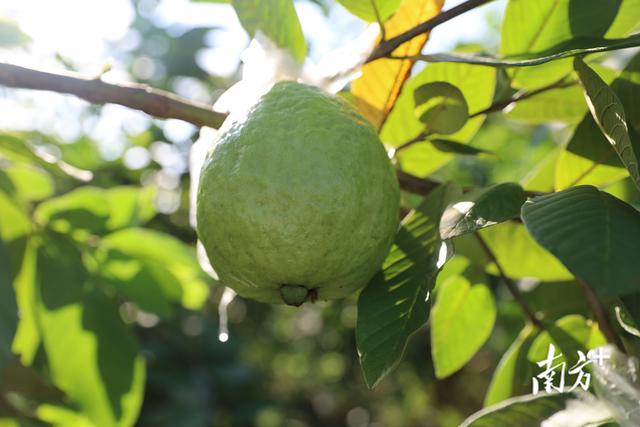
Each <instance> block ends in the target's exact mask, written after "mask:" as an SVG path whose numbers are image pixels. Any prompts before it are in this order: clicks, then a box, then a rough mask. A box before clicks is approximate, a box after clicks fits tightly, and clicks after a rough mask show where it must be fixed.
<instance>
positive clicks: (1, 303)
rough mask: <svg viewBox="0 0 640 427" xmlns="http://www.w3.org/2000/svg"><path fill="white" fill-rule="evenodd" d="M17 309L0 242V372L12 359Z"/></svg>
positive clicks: (2, 246)
mask: <svg viewBox="0 0 640 427" xmlns="http://www.w3.org/2000/svg"><path fill="white" fill-rule="evenodd" d="M17 320H18V309H17V306H16V295H15V292H14V290H13V274H12V273H11V265H10V263H9V253H8V251H7V248H6V246H5V244H4V242H3V241H2V240H0V372H2V370H3V369H4V367H5V366H6V364H7V363H8V362H9V361H10V360H11V359H13V354H12V352H11V343H12V341H13V337H14V335H15V332H16V323H17Z"/></svg>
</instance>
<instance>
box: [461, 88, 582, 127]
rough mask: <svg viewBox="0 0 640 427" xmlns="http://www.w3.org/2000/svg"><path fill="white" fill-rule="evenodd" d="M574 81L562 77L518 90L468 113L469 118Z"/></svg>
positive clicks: (498, 109) (488, 112)
mask: <svg viewBox="0 0 640 427" xmlns="http://www.w3.org/2000/svg"><path fill="white" fill-rule="evenodd" d="M576 83H578V81H577V80H567V79H566V78H562V79H560V80H558V81H556V82H553V83H550V84H548V85H546V86H542V87H540V88H538V89H534V90H531V91H527V92H519V93H516V94H515V95H513V96H512V97H511V98H508V99H503V100H499V101H495V102H494V103H493V104H491V105H490V106H489V107H487V108H485V109H484V110H480V111H477V112H475V113H473V114H470V115H469V119H472V118H474V117H477V116H481V115H484V114H490V113H496V112H498V111H502V110H504V109H505V108H507V107H508V106H510V105H511V104H514V103H517V102H520V101H524V100H525V99H529V98H531V97H534V96H536V95H539V94H541V93H545V92H548V91H550V90H555V89H564V88H566V87H570V86H573V85H575V84H576Z"/></svg>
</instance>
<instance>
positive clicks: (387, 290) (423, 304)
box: [356, 185, 459, 388]
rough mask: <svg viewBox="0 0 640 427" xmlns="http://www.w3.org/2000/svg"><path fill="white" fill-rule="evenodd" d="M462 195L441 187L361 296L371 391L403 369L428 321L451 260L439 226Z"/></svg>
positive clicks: (413, 216) (360, 339)
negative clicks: (410, 347) (412, 344)
mask: <svg viewBox="0 0 640 427" xmlns="http://www.w3.org/2000/svg"><path fill="white" fill-rule="evenodd" d="M458 194H459V189H458V188H457V187H454V186H449V185H445V186H441V187H439V188H438V189H437V190H434V191H433V192H431V193H430V194H429V195H428V196H427V197H426V198H425V199H424V201H423V202H422V203H421V204H420V206H418V208H416V209H415V210H414V211H412V212H411V213H410V214H409V215H408V216H407V217H406V218H405V220H404V221H403V222H402V224H401V226H400V230H399V231H398V234H397V235H396V239H395V242H394V245H393V247H392V248H391V251H390V252H389V255H387V259H386V260H385V262H384V264H383V266H382V271H380V272H378V274H376V275H375V276H374V278H373V279H371V281H370V282H369V284H368V285H367V287H366V288H364V290H363V291H362V293H361V294H360V297H359V299H358V321H357V325H356V341H357V345H358V352H359V354H360V364H361V365H362V370H363V372H364V377H365V380H366V382H367V385H369V387H371V388H373V387H375V386H376V385H377V384H378V383H379V382H380V381H381V380H382V379H383V378H384V376H385V375H387V374H388V373H389V372H390V371H391V370H392V369H393V368H395V367H396V366H397V365H398V363H400V360H401V359H402V355H403V353H404V350H405V347H406V346H407V342H408V340H409V338H410V337H411V335H413V333H415V332H416V331H417V330H418V329H419V328H420V327H422V326H423V325H424V324H425V323H426V321H427V319H428V318H429V311H430V306H431V301H430V298H429V293H430V292H431V289H432V287H433V285H434V284H435V280H436V276H437V274H438V271H439V269H440V268H441V267H442V265H443V264H444V261H445V260H446V257H447V256H449V255H450V254H449V253H448V252H449V250H448V249H447V246H446V245H444V244H443V243H442V241H441V240H440V236H439V233H438V223H439V221H440V216H441V215H442V210H443V209H444V207H445V206H446V205H447V203H448V202H449V200H451V198H453V197H456V196H457V195H458ZM442 258H444V259H442Z"/></svg>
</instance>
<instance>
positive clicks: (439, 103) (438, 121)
mask: <svg viewBox="0 0 640 427" xmlns="http://www.w3.org/2000/svg"><path fill="white" fill-rule="evenodd" d="M413 101H414V103H415V114H416V117H417V118H418V120H420V122H422V123H423V124H424V125H425V126H426V130H427V132H429V133H439V134H451V133H455V132H457V131H458V130H460V129H461V128H462V127H463V126H464V124H465V123H466V122H467V120H468V119H469V107H468V105H467V101H466V100H465V99H464V95H463V94H462V92H461V91H460V89H458V88H457V87H455V86H454V85H452V84H451V83H447V82H430V83H425V84H423V85H421V86H418V87H417V88H416V90H415V91H414V92H413Z"/></svg>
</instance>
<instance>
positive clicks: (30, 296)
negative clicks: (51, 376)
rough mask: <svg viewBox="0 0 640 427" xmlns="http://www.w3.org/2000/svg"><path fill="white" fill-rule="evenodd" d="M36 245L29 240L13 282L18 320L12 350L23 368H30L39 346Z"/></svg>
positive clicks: (33, 240) (32, 240) (33, 241)
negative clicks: (18, 312)
mask: <svg viewBox="0 0 640 427" xmlns="http://www.w3.org/2000/svg"><path fill="white" fill-rule="evenodd" d="M37 251H38V245H37V243H36V241H35V239H29V241H28V242H27V246H26V248H25V251H24V255H23V257H22V264H21V266H20V270H19V271H18V273H17V274H16V277H15V280H14V289H15V293H16V301H17V304H18V309H19V310H20V320H19V323H18V328H17V330H16V334H15V338H14V340H13V346H12V350H13V352H14V353H15V354H18V355H19V356H20V362H21V363H22V364H23V365H24V366H31V364H32V363H33V360H34V358H35V356H36V352H37V351H38V347H39V346H40V331H39V329H38V325H37V318H36V309H35V304H36V268H37V267H36V263H37Z"/></svg>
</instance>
